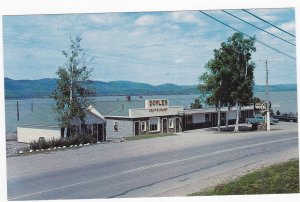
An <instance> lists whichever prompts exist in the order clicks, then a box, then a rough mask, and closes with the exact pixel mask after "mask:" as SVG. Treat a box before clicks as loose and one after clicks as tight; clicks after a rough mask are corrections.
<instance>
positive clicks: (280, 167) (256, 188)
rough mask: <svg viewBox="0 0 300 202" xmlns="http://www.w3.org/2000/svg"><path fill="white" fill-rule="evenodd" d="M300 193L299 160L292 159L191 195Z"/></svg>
mask: <svg viewBox="0 0 300 202" xmlns="http://www.w3.org/2000/svg"><path fill="white" fill-rule="evenodd" d="M280 193H299V160H291V161H288V162H285V163H281V164H276V165H273V166H270V167H267V168H263V169H260V170H258V171H255V172H253V173H249V174H247V175H245V176H243V177H241V178H238V179H236V180H234V181H232V182H229V183H227V184H219V185H217V186H215V187H213V188H211V189H208V190H204V191H203V192H196V193H193V194H190V195H189V196H210V195H243V194H280Z"/></svg>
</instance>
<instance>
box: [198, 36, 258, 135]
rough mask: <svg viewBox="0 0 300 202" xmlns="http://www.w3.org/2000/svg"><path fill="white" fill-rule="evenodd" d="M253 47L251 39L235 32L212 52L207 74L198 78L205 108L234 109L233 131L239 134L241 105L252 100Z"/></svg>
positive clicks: (253, 42) (253, 41)
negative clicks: (234, 122) (224, 107)
mask: <svg viewBox="0 0 300 202" xmlns="http://www.w3.org/2000/svg"><path fill="white" fill-rule="evenodd" d="M254 44H255V38H254V37H253V38H250V39H244V37H243V35H242V34H241V33H234V34H233V35H232V37H229V38H228V39H227V41H226V42H223V43H221V47H220V48H219V49H215V50H214V58H213V59H211V60H210V61H208V63H207V64H206V65H205V69H206V70H207V71H206V72H205V73H204V74H202V75H201V76H200V78H199V81H200V84H199V86H198V88H199V90H200V93H201V94H202V96H203V97H205V101H206V103H207V104H208V105H213V106H215V107H216V108H218V103H219V102H220V106H227V107H228V109H229V110H230V109H231V108H232V107H233V106H235V107H236V124H235V129H234V130H235V131H238V124H239V121H240V108H241V106H245V105H248V104H250V102H251V100H252V97H253V86H254V76H253V71H254V68H255V64H254V62H252V61H251V54H252V53H253V52H255V51H256V48H255V46H254Z"/></svg>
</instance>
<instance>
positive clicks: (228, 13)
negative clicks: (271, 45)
mask: <svg viewBox="0 0 300 202" xmlns="http://www.w3.org/2000/svg"><path fill="white" fill-rule="evenodd" d="M222 11H223V12H224V13H227V14H228V15H230V16H232V17H234V18H236V19H239V20H241V21H243V22H244V23H247V24H248V25H251V26H253V27H255V28H257V29H259V30H261V31H263V32H266V33H268V34H270V35H271V36H274V37H276V38H278V39H280V40H282V41H284V42H286V43H289V44H291V45H293V46H296V45H295V44H293V43H291V42H289V41H287V40H285V39H283V38H281V37H279V36H276V35H275V34H272V33H271V32H268V31H266V30H264V29H262V28H260V27H258V26H256V25H254V24H252V23H250V22H247V21H246V20H243V19H241V18H239V17H237V16H235V15H233V14H231V13H229V12H228V11H225V10H222Z"/></svg>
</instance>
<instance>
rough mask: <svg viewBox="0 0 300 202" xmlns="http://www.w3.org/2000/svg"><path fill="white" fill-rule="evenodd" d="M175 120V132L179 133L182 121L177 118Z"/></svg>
mask: <svg viewBox="0 0 300 202" xmlns="http://www.w3.org/2000/svg"><path fill="white" fill-rule="evenodd" d="M175 120H176V124H175V132H176V133H177V132H179V130H180V120H179V118H176V119H175Z"/></svg>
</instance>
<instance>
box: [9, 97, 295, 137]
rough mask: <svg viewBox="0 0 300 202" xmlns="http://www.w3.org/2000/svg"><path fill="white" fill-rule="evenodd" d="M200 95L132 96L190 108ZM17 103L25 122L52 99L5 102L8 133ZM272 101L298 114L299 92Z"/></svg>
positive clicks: (278, 107) (14, 122)
mask: <svg viewBox="0 0 300 202" xmlns="http://www.w3.org/2000/svg"><path fill="white" fill-rule="evenodd" d="M198 96H199V95H148V96H143V97H142V98H140V97H139V96H131V100H144V99H153V98H156V99H160V98H161V99H168V100H169V104H170V106H182V107H186V108H189V107H190V104H191V102H193V101H194V99H195V98H196V97H198ZM254 96H255V97H259V98H260V99H262V100H266V93H264V92H255V93H254ZM118 100H119V101H124V100H126V97H125V96H102V97H96V98H95V101H118ZM17 101H18V102H19V111H20V113H19V115H20V120H25V119H26V117H27V116H28V115H30V113H31V109H32V105H33V109H34V108H38V107H39V106H42V105H49V104H50V103H51V100H50V99H39V98H33V99H19V100H5V125H6V133H9V132H15V131H16V128H17V124H18V121H17ZM270 101H271V102H272V109H273V111H274V112H276V111H277V110H279V111H280V112H281V113H283V112H293V113H297V112H298V109H297V91H279V92H270Z"/></svg>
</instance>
